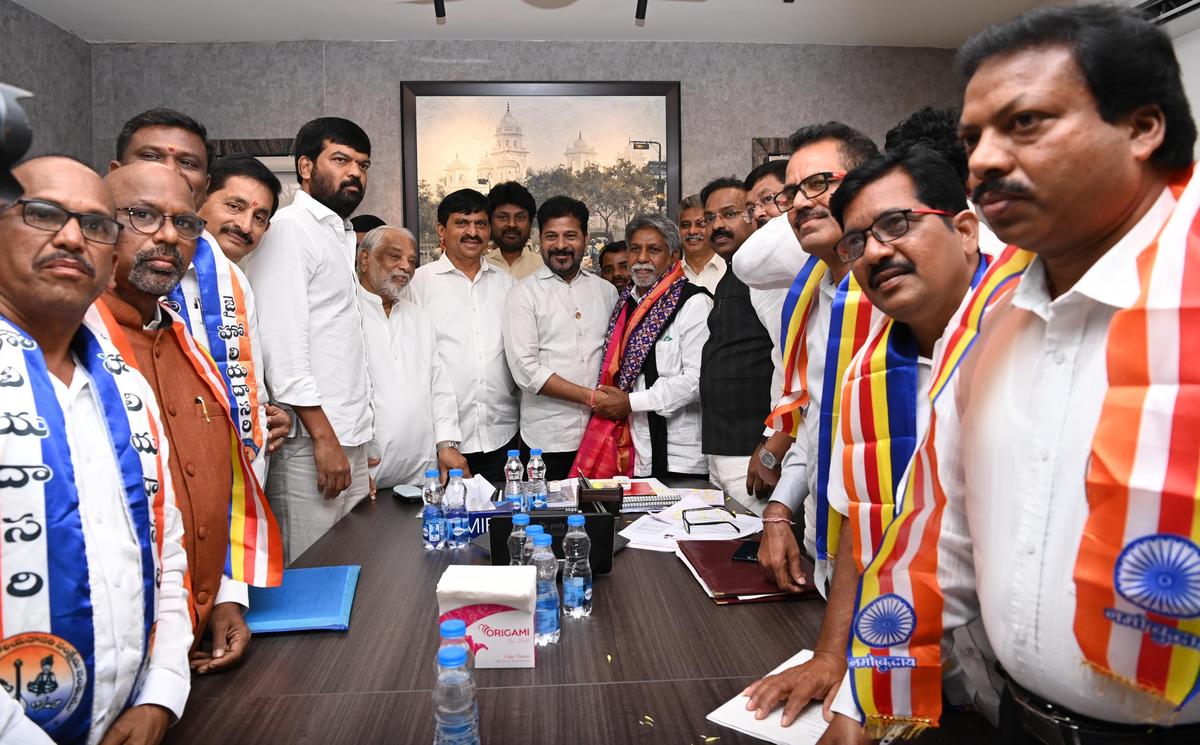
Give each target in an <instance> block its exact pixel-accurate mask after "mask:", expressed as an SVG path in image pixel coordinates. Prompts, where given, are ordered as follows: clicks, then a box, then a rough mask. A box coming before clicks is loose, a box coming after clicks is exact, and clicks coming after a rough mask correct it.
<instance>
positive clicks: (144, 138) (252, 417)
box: [108, 109, 291, 482]
mask: <svg viewBox="0 0 1200 745" xmlns="http://www.w3.org/2000/svg"><path fill="white" fill-rule="evenodd" d="M207 138H208V130H207V129H206V128H205V127H204V125H203V124H201V123H200V122H198V121H196V120H195V119H193V118H192V117H190V116H188V115H187V114H184V113H181V112H179V111H175V110H174V109H151V110H149V111H144V112H142V113H141V114H138V115H137V116H135V117H133V118H132V119H130V120H129V121H128V122H126V123H125V126H124V127H122V129H121V132H120V134H119V135H118V136H117V158H116V160H113V161H111V162H109V164H108V168H109V171H113V170H116V169H117V168H120V167H121V166H123V165H129V164H132V163H161V164H164V165H167V166H170V167H171V168H174V169H175V171H176V172H177V173H179V175H180V176H182V177H183V179H184V180H185V181H186V182H187V184H188V187H189V188H190V189H191V193H192V198H193V201H194V203H195V205H196V208H197V209H200V208H201V207H202V205H204V204H205V202H206V198H205V197H206V195H207V192H208V186H209V170H208V169H209V146H208V139H207ZM264 168H265V167H264ZM272 178H274V177H273V176H272ZM264 230H265V228H264ZM227 240H228V239H227ZM236 261H237V259H234V258H227V257H225V256H223V255H222V251H221V247H220V246H219V245H218V242H217V241H216V239H214V238H213V236H212V234H210V233H205V234H204V235H202V236H201V237H200V240H199V241H198V242H197V244H196V255H195V258H194V259H193V260H192V263H191V264H189V265H188V267H187V272H186V273H185V274H184V276H183V280H182V281H181V282H179V283H178V284H177V286H176V287H175V289H174V290H173V291H172V297H170V298H168V303H169V304H170V305H171V307H172V308H173V309H174V310H175V311H176V312H178V313H179V314H180V315H182V316H183V317H184V321H185V322H186V323H187V325H188V330H189V331H192V332H193V335H194V336H195V338H196V340H197V341H198V342H199V343H200V345H201V346H203V347H204V348H205V349H206V350H207V351H208V352H209V354H211V355H212V357H213V359H214V360H215V361H216V363H217V367H218V368H219V369H220V371H221V376H222V377H223V378H224V379H225V385H226V388H227V389H228V398H229V401H230V404H231V406H232V407H233V409H234V411H235V413H236V416H237V420H238V431H239V432H240V433H241V438H242V442H243V444H244V445H245V447H247V448H249V449H250V451H251V453H252V457H253V459H254V472H255V475H256V476H257V477H258V480H259V481H260V482H262V481H263V480H264V479H265V478H266V470H267V451H268V450H269V449H274V448H278V447H279V445H280V444H281V443H282V441H283V437H284V435H286V434H287V431H288V429H289V428H290V427H291V419H290V418H289V417H288V416H287V413H286V412H284V411H283V410H282V409H280V408H279V407H277V406H274V405H271V404H270V403H268V401H267V391H266V387H265V385H264V382H265V381H264V377H263V370H262V364H261V360H262V350H261V348H260V337H259V330H258V315H257V313H256V304H255V298H254V292H253V290H251V288H250V283H249V282H248V281H247V280H246V277H245V275H244V274H242V271H241V269H239V268H238V267H237V265H236V263H235V262H236Z"/></svg>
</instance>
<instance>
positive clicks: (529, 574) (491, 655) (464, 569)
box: [437, 564, 537, 667]
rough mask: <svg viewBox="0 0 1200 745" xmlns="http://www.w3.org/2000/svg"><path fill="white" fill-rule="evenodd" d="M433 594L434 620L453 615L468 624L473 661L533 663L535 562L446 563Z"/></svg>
mask: <svg viewBox="0 0 1200 745" xmlns="http://www.w3.org/2000/svg"><path fill="white" fill-rule="evenodd" d="M437 598H438V613H439V614H440V618H439V619H438V622H439V623H440V622H442V621H447V620H449V619H452V618H457V619H461V620H462V621H463V622H464V623H466V624H467V643H468V644H470V645H471V650H472V652H474V654H475V667H533V610H534V606H535V605H536V603H537V569H536V568H535V567H532V566H468V565H460V564H455V565H452V566H448V567H446V571H445V572H444V573H443V574H442V578H441V579H440V580H438V586H437Z"/></svg>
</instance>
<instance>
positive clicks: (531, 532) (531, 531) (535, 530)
mask: <svg viewBox="0 0 1200 745" xmlns="http://www.w3.org/2000/svg"><path fill="white" fill-rule="evenodd" d="M545 531H546V529H545V528H543V527H542V526H541V525H537V524H534V525H530V526H529V527H528V528H525V548H524V549H523V550H522V551H521V563H522V564H531V563H533V538H534V536H536V535H538V534H539V533H544V532H545Z"/></svg>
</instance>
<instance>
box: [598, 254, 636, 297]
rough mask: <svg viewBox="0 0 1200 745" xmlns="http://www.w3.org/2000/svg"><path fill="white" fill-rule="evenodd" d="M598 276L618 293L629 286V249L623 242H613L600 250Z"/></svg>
mask: <svg viewBox="0 0 1200 745" xmlns="http://www.w3.org/2000/svg"><path fill="white" fill-rule="evenodd" d="M600 276H601V277H603V278H604V279H606V280H607V281H608V282H610V283H611V284H612V286H613V287H615V288H617V292H618V293H620V292H624V291H625V288H626V287H628V286H629V247H628V246H627V245H625V241H613V242H612V243H609V244H608V245H606V246H605V247H604V248H602V249H600Z"/></svg>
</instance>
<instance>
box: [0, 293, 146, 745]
mask: <svg viewBox="0 0 1200 745" xmlns="http://www.w3.org/2000/svg"><path fill="white" fill-rule="evenodd" d="M71 352H72V353H73V354H74V356H75V357H76V358H77V359H78V360H79V363H80V366H81V367H82V368H83V370H84V371H86V373H87V375H88V378H89V380H90V383H91V389H92V394H93V395H94V396H95V399H96V403H97V404H98V407H99V412H100V416H101V419H102V421H103V422H104V424H105V425H106V426H107V429H108V438H107V439H108V442H107V443H106V444H107V445H108V446H109V447H111V448H112V451H113V455H114V456H115V458H116V462H117V466H118V469H119V475H120V478H121V483H122V486H123V492H124V501H125V506H126V510H127V514H128V515H129V517H130V519H131V526H132V529H133V533H134V536H135V537H136V539H137V541H138V543H139V544H140V546H141V551H140V553H141V565H142V566H141V569H142V601H143V602H142V606H143V607H142V626H143V628H142V629H141V631H142V645H143V646H142V658H143V659H145V658H146V657H147V656H148V655H149V650H150V645H151V643H152V642H151V640H152V639H153V633H154V623H155V619H156V618H157V609H158V589H159V578H160V576H161V575H160V566H161V558H162V547H163V532H164V531H163V513H164V509H165V504H166V491H167V490H166V489H165V488H164V480H163V476H164V464H163V459H162V458H160V455H159V431H158V424H157V422H156V420H155V418H154V416H153V415H152V413H151V412H152V410H153V409H154V408H155V407H156V404H155V402H154V400H153V399H152V398H151V399H149V400H147V399H145V398H143V396H145V395H147V392H148V391H149V387H148V386H147V385H146V383H145V381H143V380H141V378H140V376H138V374H137V372H136V371H134V370H133V369H132V368H131V367H130V366H129V364H128V360H129V359H130V358H129V357H127V356H124V355H123V354H122V353H121V352H120V351H119V350H118V348H117V347H116V346H114V344H113V343H112V340H111V339H110V337H109V332H108V330H107V329H105V327H104V325H103V323H102V321H101V319H100V317H99V315H98V314H97V313H96V310H95V307H93V309H91V310H89V311H88V313H87V316H86V318H85V319H84V324H83V325H82V326H81V327H80V328H79V330H78V331H77V332H76V333H75V337H74V339H72V341H71ZM76 374H83V372H82V371H77V372H76ZM139 383H140V384H139ZM0 409H3V411H2V412H0V516H2V517H3V528H4V530H3V536H4V540H3V541H0V581H2V582H3V583H4V588H5V590H4V592H3V593H0V639H2V641H0V685H3V687H4V692H3V695H6V696H12V697H14V698H15V699H16V700H17V701H18V703H20V704H21V706H22V709H23V710H24V711H25V715H26V716H27V717H29V718H30V719H31V720H32V721H33V722H34V723H35V724H37V725H38V726H39V727H41V728H42V729H43V730H45V731H46V732H47V733H49V734H50V736H51V737H53V738H54V739H55V740H56V741H58V742H82V741H84V740H85V739H86V737H87V734H88V731H89V729H90V728H91V725H92V697H93V693H94V682H95V630H94V624H93V613H94V611H95V609H94V607H93V605H92V600H91V586H90V584H89V580H88V564H87V552H86V548H85V539H84V532H83V526H82V523H81V521H80V513H79V493H78V491H77V489H76V487H75V472H74V466H73V463H72V453H71V447H70V442H69V439H68V436H67V425H66V419H65V417H64V413H63V410H62V407H61V406H60V404H59V402H58V396H57V395H56V394H55V392H54V384H53V382H52V380H51V378H50V372H49V370H48V369H47V367H46V362H45V359H44V357H43V356H42V351H41V349H39V348H38V345H37V343H36V342H35V341H34V340H33V339H32V338H31V337H30V336H29V335H28V334H26V333H25V332H24V331H23V330H22V329H20V328H19V327H18V326H16V325H15V324H13V323H12V322H10V321H9V320H8V319H7V318H4V317H2V316H0ZM88 434H91V433H88ZM145 669H146V668H145V666H143V675H144V673H145ZM141 683H142V678H141V677H140V676H139V679H138V681H137V683H136V684H135V685H134V692H133V694H131V697H130V700H131V701H132V700H133V697H134V696H136V693H137V691H138V690H139V689H140V688H141Z"/></svg>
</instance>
